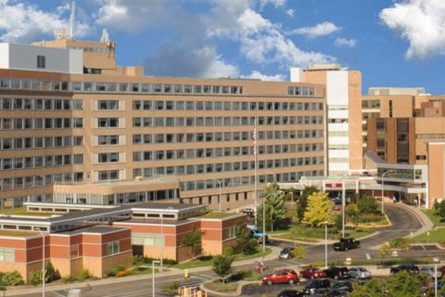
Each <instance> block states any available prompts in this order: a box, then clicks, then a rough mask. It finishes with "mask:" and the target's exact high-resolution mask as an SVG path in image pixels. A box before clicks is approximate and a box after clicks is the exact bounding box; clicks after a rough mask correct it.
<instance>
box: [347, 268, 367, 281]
mask: <svg viewBox="0 0 445 297" xmlns="http://www.w3.org/2000/svg"><path fill="white" fill-rule="evenodd" d="M348 273H349V276H350V277H351V278H356V279H367V278H370V277H371V272H369V271H368V270H367V269H366V268H363V267H351V268H349V271H348Z"/></svg>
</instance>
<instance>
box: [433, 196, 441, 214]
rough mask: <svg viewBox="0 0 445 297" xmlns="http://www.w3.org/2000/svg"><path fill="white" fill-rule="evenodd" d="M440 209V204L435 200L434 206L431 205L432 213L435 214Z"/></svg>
mask: <svg viewBox="0 0 445 297" xmlns="http://www.w3.org/2000/svg"><path fill="white" fill-rule="evenodd" d="M439 208H440V202H439V200H437V199H434V204H433V209H434V213H436V214H437V212H438V211H439Z"/></svg>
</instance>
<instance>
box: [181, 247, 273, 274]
mask: <svg viewBox="0 0 445 297" xmlns="http://www.w3.org/2000/svg"><path fill="white" fill-rule="evenodd" d="M271 252H272V250H271V249H270V248H266V250H265V251H264V252H263V250H262V249H261V246H259V247H258V252H257V253H255V254H252V255H235V261H242V260H249V259H255V258H260V257H263V256H266V255H268V254H270V253H271ZM212 264H213V257H210V256H204V257H200V258H199V259H195V260H192V261H188V262H185V263H180V264H177V265H173V266H172V267H174V268H178V269H190V268H195V267H204V266H212Z"/></svg>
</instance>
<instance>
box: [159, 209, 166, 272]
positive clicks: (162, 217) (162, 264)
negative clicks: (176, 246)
mask: <svg viewBox="0 0 445 297" xmlns="http://www.w3.org/2000/svg"><path fill="white" fill-rule="evenodd" d="M160 216H161V236H162V247H161V268H160V270H161V272H162V270H163V268H164V248H165V236H164V210H162V212H161V213H160Z"/></svg>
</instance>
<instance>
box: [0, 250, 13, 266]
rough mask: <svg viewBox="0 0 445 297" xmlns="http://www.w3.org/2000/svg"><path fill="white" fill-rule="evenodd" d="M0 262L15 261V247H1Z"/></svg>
mask: <svg viewBox="0 0 445 297" xmlns="http://www.w3.org/2000/svg"><path fill="white" fill-rule="evenodd" d="M0 262H9V263H14V262H15V250H13V249H0Z"/></svg>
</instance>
